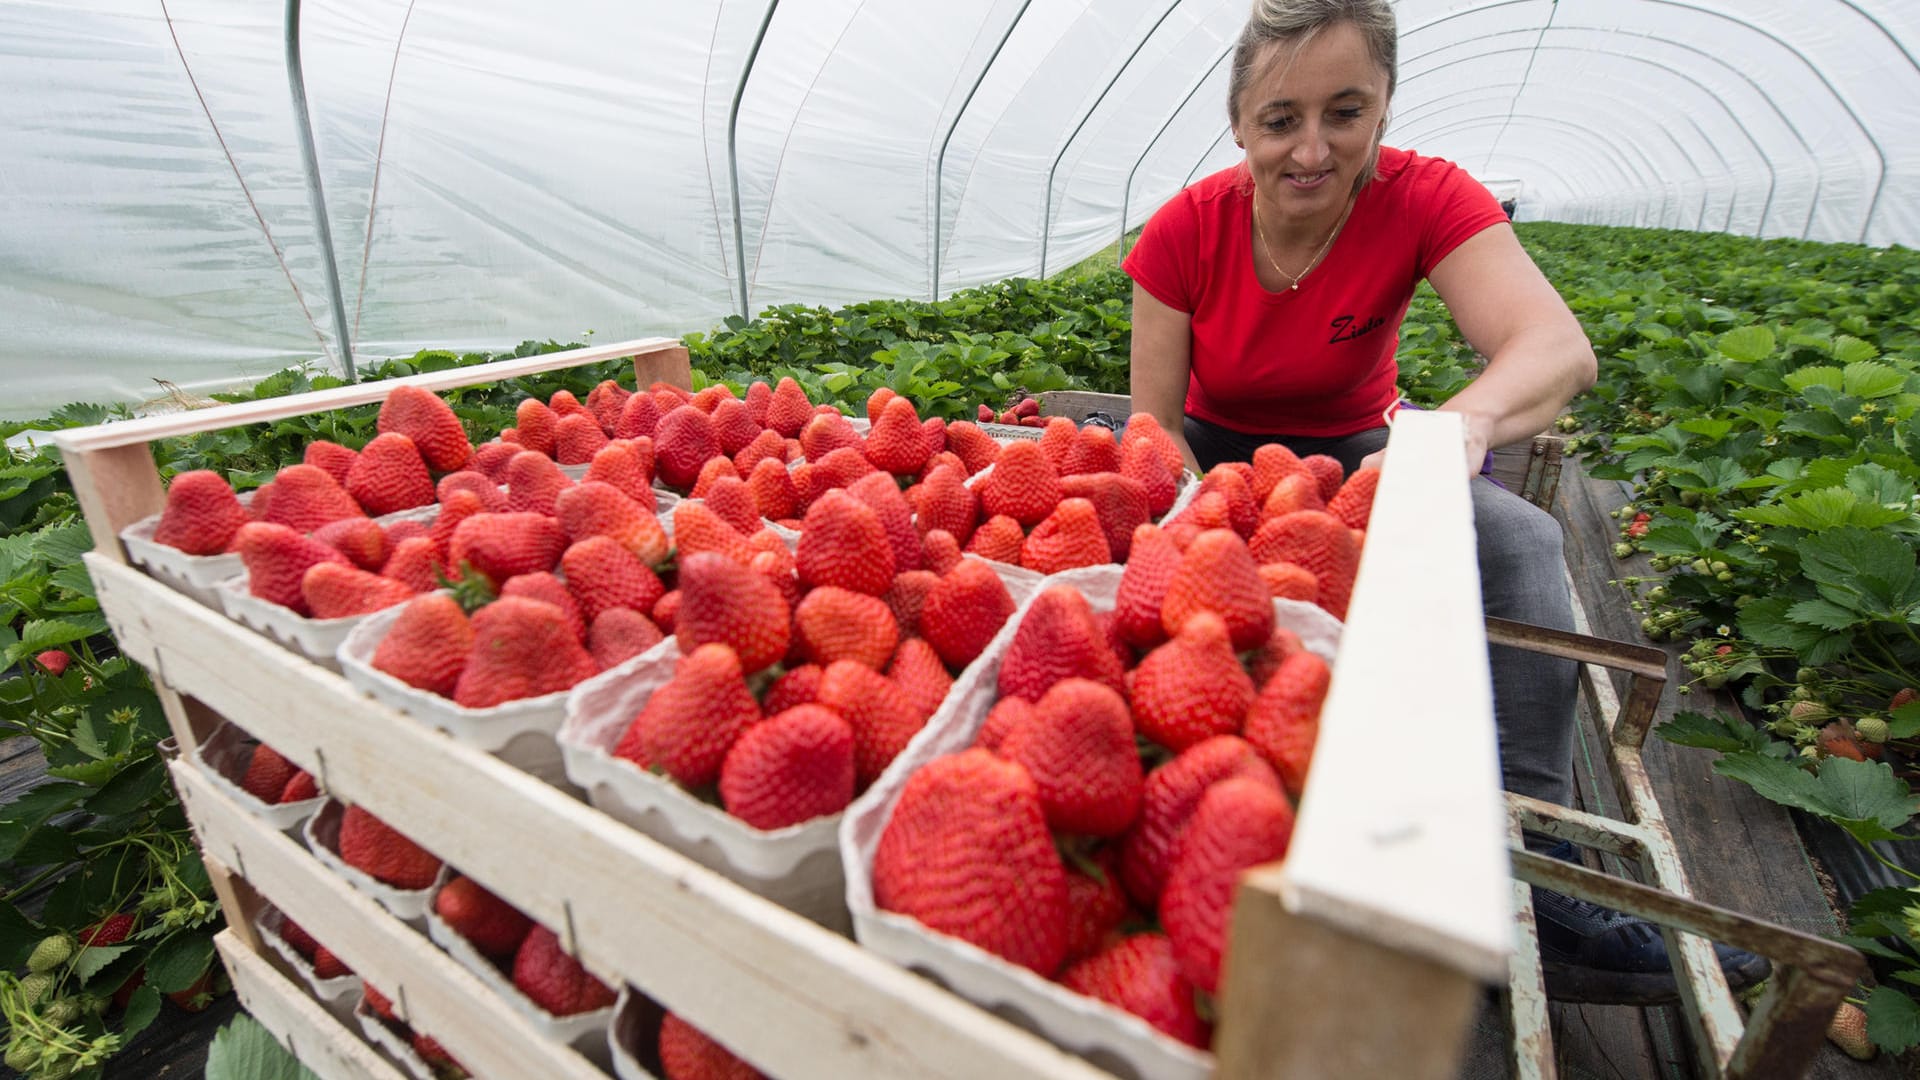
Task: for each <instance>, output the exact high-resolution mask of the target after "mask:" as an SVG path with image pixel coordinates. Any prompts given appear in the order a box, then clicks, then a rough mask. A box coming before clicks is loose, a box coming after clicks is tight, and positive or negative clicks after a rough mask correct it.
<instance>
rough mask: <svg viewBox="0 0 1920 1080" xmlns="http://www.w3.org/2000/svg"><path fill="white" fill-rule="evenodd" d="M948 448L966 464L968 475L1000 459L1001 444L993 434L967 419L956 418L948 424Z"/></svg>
mask: <svg viewBox="0 0 1920 1080" xmlns="http://www.w3.org/2000/svg"><path fill="white" fill-rule="evenodd" d="M947 449H949V450H951V451H953V452H954V453H955V454H956V455H958V456H959V458H960V460H961V461H962V462H964V463H965V464H966V468H967V475H968V476H972V475H974V474H975V473H978V472H979V471H980V470H982V469H984V468H986V467H987V466H989V465H991V464H993V463H994V462H996V461H998V460H1000V444H999V443H997V442H995V441H994V440H993V436H991V435H988V434H987V433H986V432H984V431H981V430H980V429H979V428H978V427H976V426H975V425H973V424H969V423H967V422H966V421H965V420H956V421H954V422H953V423H951V424H948V425H947Z"/></svg>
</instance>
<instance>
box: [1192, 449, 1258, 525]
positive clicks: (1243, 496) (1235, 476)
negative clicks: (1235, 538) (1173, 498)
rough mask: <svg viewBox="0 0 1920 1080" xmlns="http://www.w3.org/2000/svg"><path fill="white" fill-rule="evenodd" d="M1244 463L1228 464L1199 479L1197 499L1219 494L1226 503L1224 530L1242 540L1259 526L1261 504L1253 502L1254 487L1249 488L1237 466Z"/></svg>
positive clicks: (1216, 467) (1234, 462)
mask: <svg viewBox="0 0 1920 1080" xmlns="http://www.w3.org/2000/svg"><path fill="white" fill-rule="evenodd" d="M1245 464H1246V463H1245V462H1239V461H1228V462H1222V463H1221V464H1219V465H1217V466H1215V467H1214V468H1213V469H1212V470H1211V471H1209V472H1208V473H1207V475H1206V476H1204V477H1202V478H1201V480H1200V490H1199V492H1198V493H1196V496H1195V497H1196V498H1197V497H1199V496H1200V495H1206V494H1208V493H1212V492H1218V493H1219V494H1220V495H1221V496H1222V497H1223V498H1225V499H1226V501H1227V527H1228V528H1230V529H1232V530H1233V531H1234V532H1236V533H1239V534H1240V538H1241V539H1242V540H1244V539H1246V538H1247V537H1249V536H1252V535H1253V530H1254V529H1255V528H1257V527H1258V526H1259V524H1260V504H1258V503H1256V502H1255V501H1254V499H1253V488H1252V487H1251V486H1249V485H1248V483H1247V481H1246V479H1245V478H1244V477H1243V476H1242V475H1241V473H1240V470H1239V469H1236V468H1234V466H1236V465H1240V466H1244V465H1245Z"/></svg>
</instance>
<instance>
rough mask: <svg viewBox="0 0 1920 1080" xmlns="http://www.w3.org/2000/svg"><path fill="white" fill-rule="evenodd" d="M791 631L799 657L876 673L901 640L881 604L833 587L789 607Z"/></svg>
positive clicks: (813, 592)
mask: <svg viewBox="0 0 1920 1080" xmlns="http://www.w3.org/2000/svg"><path fill="white" fill-rule="evenodd" d="M802 535H803V536H804V535H805V534H802ZM748 576H750V577H751V576H756V575H748ZM685 603H686V601H682V604H683V605H684V604H685ZM683 618H684V616H683ZM793 629H794V636H795V639H796V640H795V644H796V645H797V646H798V649H797V651H798V653H799V655H800V656H801V657H802V658H804V659H805V660H806V661H807V662H808V663H813V664H819V665H820V666H822V667H825V666H827V665H828V664H831V663H833V662H834V661H836V660H851V661H853V662H855V663H857V664H865V665H866V666H867V667H870V668H873V669H874V670H875V671H878V670H881V669H882V668H885V667H886V666H887V661H888V660H889V659H890V658H892V656H893V649H894V646H895V645H897V644H899V642H900V627H899V625H898V624H897V623H895V622H894V618H893V612H892V610H891V609H889V608H888V607H887V602H886V601H885V600H882V599H880V598H879V597H877V596H868V595H867V594H865V593H857V592H854V591H852V590H850V589H842V588H839V587H838V586H834V585H821V586H819V587H818V588H815V589H812V590H810V591H809V592H808V593H807V594H806V596H804V597H802V598H801V600H800V605H799V606H798V607H796V608H794V609H793Z"/></svg>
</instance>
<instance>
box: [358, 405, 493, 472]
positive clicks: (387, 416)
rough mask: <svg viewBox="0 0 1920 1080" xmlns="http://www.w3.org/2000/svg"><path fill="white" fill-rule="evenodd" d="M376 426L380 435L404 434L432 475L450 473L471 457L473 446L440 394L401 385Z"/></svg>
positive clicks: (381, 413)
mask: <svg viewBox="0 0 1920 1080" xmlns="http://www.w3.org/2000/svg"><path fill="white" fill-rule="evenodd" d="M375 427H377V428H378V429H379V431H380V434H382V435H385V434H387V433H389V432H392V433H394V434H399V435H405V436H406V437H407V439H408V440H409V441H411V442H412V443H413V445H414V446H415V447H416V448H418V449H419V451H420V458H421V460H423V461H425V462H426V464H427V467H428V468H429V469H432V470H433V471H434V472H443V473H444V472H453V471H454V470H456V469H459V468H462V467H464V466H465V465H466V463H467V460H468V459H469V458H471V457H472V456H473V444H472V442H470V441H469V440H468V439H467V432H466V429H465V428H463V427H461V426H460V418H459V417H458V416H455V415H454V414H453V409H452V407H451V406H449V405H448V404H447V403H446V402H445V401H443V400H441V398H440V396H439V395H437V394H435V393H433V392H432V391H430V390H423V389H421V388H420V387H417V386H409V385H407V384H406V383H401V384H399V385H396V386H395V387H394V388H393V389H392V390H390V391H388V392H387V399H386V400H385V401H384V402H382V403H381V404H380V418H379V419H378V420H377V421H375ZM363 453H364V451H363Z"/></svg>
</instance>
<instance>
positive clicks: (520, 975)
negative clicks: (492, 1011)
mask: <svg viewBox="0 0 1920 1080" xmlns="http://www.w3.org/2000/svg"><path fill="white" fill-rule="evenodd" d="M513 985H514V986H516V987H518V988H519V990H520V992H521V993H523V994H525V995H527V999H528V1000H530V1001H532V1002H533V1003H534V1004H535V1005H538V1006H540V1008H542V1009H544V1010H546V1011H547V1012H548V1013H550V1014H552V1015H554V1016H575V1015H578V1014H580V1013H585V1012H592V1011H593V1010H595V1009H604V1008H606V1007H608V1006H610V1005H612V1004H613V999H614V996H615V995H614V992H613V988H612V987H610V986H608V985H607V984H606V983H603V982H601V981H600V980H599V979H597V978H594V976H593V973H592V972H589V971H588V970H587V969H586V968H584V967H581V966H580V961H578V960H575V959H574V958H573V957H571V956H568V955H567V953H566V950H565V949H562V948H561V947H560V938H559V935H557V934H555V933H554V932H553V931H551V930H549V929H547V928H546V927H544V926H540V925H538V924H536V925H535V926H534V927H533V929H532V930H529V931H528V932H527V937H526V940H525V941H522V942H521V943H520V948H519V950H518V951H516V952H515V953H514V954H513Z"/></svg>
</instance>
